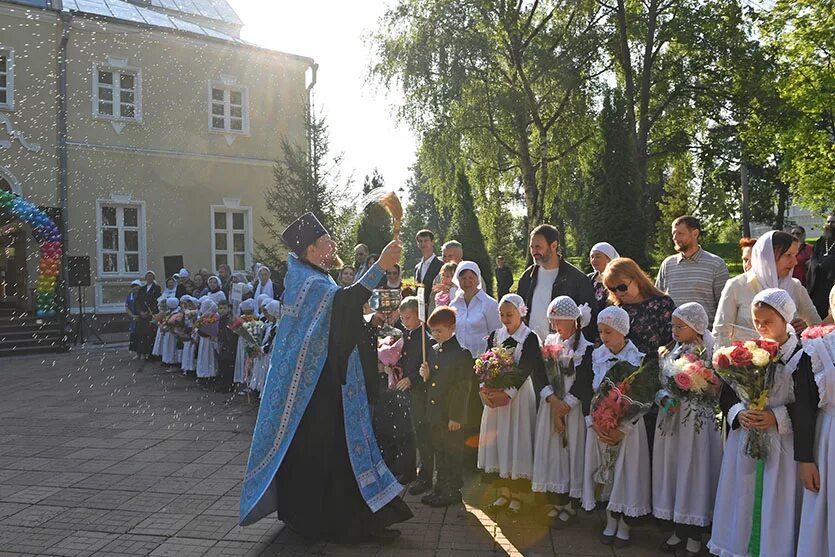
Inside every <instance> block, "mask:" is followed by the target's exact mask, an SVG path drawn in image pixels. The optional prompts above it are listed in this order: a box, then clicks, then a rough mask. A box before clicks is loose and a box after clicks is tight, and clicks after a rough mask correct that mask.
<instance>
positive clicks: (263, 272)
mask: <svg viewBox="0 0 835 557" xmlns="http://www.w3.org/2000/svg"><path fill="white" fill-rule="evenodd" d="M271 274H272V272H271V271H270V268H269V267H267V266H266V265H261V267H259V269H258V274H257V276H256V278H255V282H253V283H252V292H253V297H254V298H258V296H259V295H261V294H266V295H267V296H269V297H270V299H274V298H275V290H274V289H273V279H271V278H270V275H271Z"/></svg>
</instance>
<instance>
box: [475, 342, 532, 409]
mask: <svg viewBox="0 0 835 557" xmlns="http://www.w3.org/2000/svg"><path fill="white" fill-rule="evenodd" d="M474 369H475V374H476V377H478V380H479V382H480V383H481V387H480V388H479V393H481V394H486V393H488V392H490V391H504V390H505V389H510V388H514V387H516V386H517V385H518V384H519V382H520V381H521V379H522V377H523V376H524V375H523V374H522V372H521V371H519V368H518V367H517V366H516V358H514V353H513V351H511V350H508V349H507V348H504V347H501V346H499V347H496V348H491V349H489V350H487V351H486V352H485V353H483V354H482V355H481V356H479V357H478V358H476V361H475V365H474ZM505 404H507V402H506V403H505Z"/></svg>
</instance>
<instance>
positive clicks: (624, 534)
mask: <svg viewBox="0 0 835 557" xmlns="http://www.w3.org/2000/svg"><path fill="white" fill-rule="evenodd" d="M631 529H632V528H631V527H630V526H629V524H627V523H626V521H625V520H623V517H621V519H620V520H618V537H619V538H620V539H622V540H628V539H629V530H631Z"/></svg>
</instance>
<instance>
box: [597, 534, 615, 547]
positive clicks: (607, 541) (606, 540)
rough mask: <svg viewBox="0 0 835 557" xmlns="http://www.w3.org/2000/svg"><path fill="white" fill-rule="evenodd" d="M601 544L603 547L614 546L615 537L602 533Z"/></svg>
mask: <svg viewBox="0 0 835 557" xmlns="http://www.w3.org/2000/svg"><path fill="white" fill-rule="evenodd" d="M600 543H602V544H603V545H613V544H614V543H615V535H614V534H612V535H611V536H610V535H608V534H604V533H602V532H601V533H600Z"/></svg>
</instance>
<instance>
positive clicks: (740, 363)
mask: <svg viewBox="0 0 835 557" xmlns="http://www.w3.org/2000/svg"><path fill="white" fill-rule="evenodd" d="M779 349H780V345H779V344H777V343H776V342H774V341H771V340H764V339H757V340H748V341H744V342H743V341H739V340H738V341H734V343H733V344H732V345H731V346H728V347H725V348H720V349H719V350H717V351H716V352H715V353H714V354H713V369H714V370H715V371H716V374H717V375H719V377H721V378H722V380H723V381H724V382H725V383H727V384H728V386H729V387H730V388H731V389H733V391H734V392H735V393H736V396H738V397H739V400H740V401H741V402H742V403H743V404H744V405H745V406H746V407H747V408H748V410H764V409H765V407H766V405H767V404H768V395H769V393H770V392H771V388H772V387H773V386H774V376H775V372H776V370H777V352H778V351H779ZM745 453H746V454H747V455H748V456H750V457H751V458H754V459H761V460H765V458H766V457H767V456H768V437H767V436H766V432H765V431H763V430H759V429H751V430H749V431H748V438H747V439H746V441H745Z"/></svg>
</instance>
